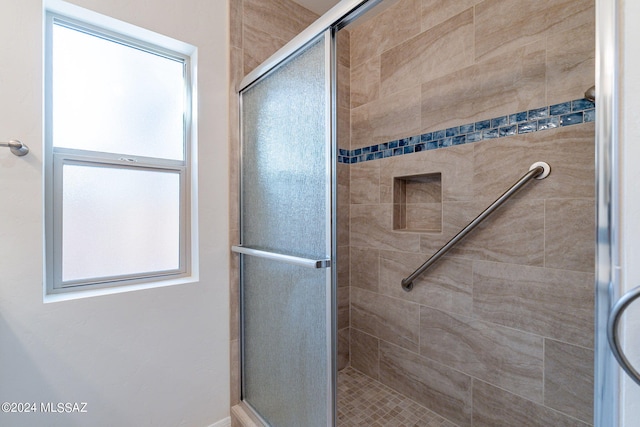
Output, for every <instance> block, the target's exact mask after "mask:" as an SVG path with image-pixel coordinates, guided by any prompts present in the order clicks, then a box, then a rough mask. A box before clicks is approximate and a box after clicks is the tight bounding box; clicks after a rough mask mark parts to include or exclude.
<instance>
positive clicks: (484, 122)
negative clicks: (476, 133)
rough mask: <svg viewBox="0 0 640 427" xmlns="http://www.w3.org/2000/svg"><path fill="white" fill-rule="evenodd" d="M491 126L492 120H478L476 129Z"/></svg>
mask: <svg viewBox="0 0 640 427" xmlns="http://www.w3.org/2000/svg"><path fill="white" fill-rule="evenodd" d="M490 127H491V120H482V121H480V122H476V130H484V129H489V128H490Z"/></svg>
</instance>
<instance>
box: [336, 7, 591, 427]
mask: <svg viewBox="0 0 640 427" xmlns="http://www.w3.org/2000/svg"><path fill="white" fill-rule="evenodd" d="M594 14H595V13H594V1H593V0H560V1H551V0H549V1H546V0H543V1H536V2H521V1H516V0H484V1H481V0H458V1H455V2H452V1H449V0H399V1H397V2H395V3H394V4H393V5H392V6H391V7H389V8H388V9H386V10H385V11H384V12H383V13H381V14H379V15H377V16H376V17H374V18H372V19H369V20H367V21H366V22H364V23H363V24H361V25H358V26H356V27H355V28H350V29H349V31H350V36H351V37H350V41H351V64H350V65H351V82H350V85H351V86H350V87H351V98H350V106H351V145H350V148H351V149H355V148H359V147H364V146H369V145H373V144H378V143H382V142H388V141H391V140H393V139H397V138H401V137H409V136H413V135H416V134H420V133H423V132H429V131H433V130H439V129H444V128H447V127H452V126H458V125H462V124H467V123H473V122H475V121H478V120H484V119H489V118H493V117H496V116H500V115H506V114H511V113H516V112H520V111H525V110H528V109H533V108H538V107H542V106H546V105H551V104H554V103H560V102H565V101H570V100H573V99H579V98H582V96H583V93H584V91H585V90H586V89H587V88H588V87H589V86H591V85H592V84H593V82H594V50H595V48H594V46H595V40H594V32H595V28H594V27H595V23H594ZM594 151H595V150H594V126H593V123H585V124H580V125H574V126H569V127H563V128H559V129H555V130H548V131H541V132H536V133H531V134H523V135H518V136H513V137H508V138H500V139H496V140H488V141H483V142H477V143H473V144H466V145H461V146H455V147H449V148H444V149H439V150H432V151H427V152H420V153H415V154H410V155H404V156H399V157H391V158H386V159H382V160H375V161H368V162H364V163H358V164H355V165H351V166H350V167H349V171H350V186H349V187H347V186H346V184H344V185H343V186H341V187H340V188H341V189H343V191H350V230H349V233H350V239H349V244H350V257H349V260H350V263H351V267H350V273H351V276H350V279H351V281H350V286H351V293H350V297H351V300H350V307H351V318H350V326H351V331H350V336H351V343H350V344H351V347H350V351H351V353H350V362H351V365H352V366H353V367H354V368H355V369H358V370H360V371H361V372H363V373H366V374H367V375H370V376H372V377H373V378H375V379H378V380H380V381H382V382H383V383H385V384H386V385H388V386H390V387H392V388H394V389H396V390H398V391H400V392H402V393H404V394H406V395H408V396H410V397H412V398H413V399H415V400H416V401H418V402H419V403H421V404H423V405H425V406H427V407H428V408H430V409H432V410H434V411H435V412H437V413H439V414H440V415H442V416H444V417H446V418H448V419H450V420H451V421H453V422H455V423H457V424H458V425H461V426H470V425H472V423H473V425H474V426H485V425H486V426H514V425H534V426H550V425H553V426H569V425H571V426H583V425H589V424H591V423H592V416H591V412H592V409H591V408H592V406H593V399H592V392H593V391H592V390H593V313H594V300H593V286H594V257H595V252H594V251H595V234H594V228H595V223H594V218H595V201H594V196H595V189H594V180H595V170H594ZM536 161H546V162H548V163H549V164H550V165H551V167H552V173H551V175H550V176H549V177H548V178H547V179H545V180H542V181H534V182H532V183H530V184H529V185H528V186H527V187H526V188H525V189H523V190H521V191H520V192H519V193H518V194H517V195H516V196H515V197H514V198H513V199H511V200H510V201H509V202H507V203H506V204H505V205H504V206H503V207H501V208H500V209H499V210H498V211H497V212H496V213H495V214H494V215H493V216H492V217H490V218H489V219H488V220H487V221H486V222H485V223H483V224H482V225H481V226H479V227H478V228H477V229H476V230H475V231H473V232H472V233H471V234H470V235H469V236H468V237H467V238H466V239H465V240H464V241H463V242H461V243H460V244H459V245H458V246H457V247H456V248H455V249H454V250H452V251H451V252H450V253H449V255H448V256H446V257H445V258H443V259H442V260H440V261H439V262H438V263H437V264H436V265H435V266H434V267H433V268H432V269H430V270H429V271H428V272H427V273H425V274H424V275H423V276H422V277H420V278H419V279H417V280H416V281H415V287H414V290H413V291H412V292H409V293H407V292H405V291H403V290H402V289H401V286H400V281H401V280H402V278H403V277H406V276H407V275H408V274H410V273H411V272H412V271H413V270H414V269H415V268H416V267H418V266H419V265H421V264H422V263H423V262H424V261H425V260H426V259H427V258H428V257H429V256H430V255H431V254H432V253H434V252H435V251H436V250H437V249H439V248H440V247H441V246H442V245H443V244H444V243H446V242H447V241H448V240H449V239H450V238H451V237H453V235H455V233H457V232H458V231H459V230H460V229H461V228H462V227H464V226H465V225H466V224H467V223H468V222H469V221H470V220H472V219H473V218H474V217H475V216H477V215H478V214H479V213H480V212H481V211H482V210H483V209H484V208H485V207H486V206H487V205H488V204H489V203H491V202H492V201H493V200H494V199H495V198H497V197H498V196H499V195H500V194H502V192H503V191H504V190H506V188H508V187H509V186H510V185H511V184H512V183H514V182H515V181H516V180H517V179H518V178H519V177H520V176H522V175H523V174H524V173H525V172H526V171H527V170H528V168H529V166H530V165H531V164H532V163H534V162H536ZM435 173H440V174H441V189H440V191H441V205H442V206H441V209H442V211H441V218H442V220H441V221H442V223H441V224H440V226H441V229H442V232H429V233H426V232H411V231H400V230H397V231H394V230H393V226H394V196H393V195H394V193H393V192H394V181H393V180H394V178H395V177H402V176H412V175H420V174H435ZM342 176H343V175H341V177H342ZM396 213H397V212H396ZM341 215H343V216H344V217H347V214H344V213H343V214H341ZM406 215H409V213H406ZM402 220H403V221H405V222H406V218H403V219H402ZM396 224H397V223H396ZM472 420H473V421H472Z"/></svg>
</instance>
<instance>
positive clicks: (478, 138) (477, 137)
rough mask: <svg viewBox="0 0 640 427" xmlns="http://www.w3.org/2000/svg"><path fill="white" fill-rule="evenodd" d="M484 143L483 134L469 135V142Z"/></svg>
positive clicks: (473, 133) (472, 133) (474, 133)
mask: <svg viewBox="0 0 640 427" xmlns="http://www.w3.org/2000/svg"><path fill="white" fill-rule="evenodd" d="M478 141H482V132H471V133H468V134H467V142H478Z"/></svg>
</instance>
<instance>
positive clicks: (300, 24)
mask: <svg viewBox="0 0 640 427" xmlns="http://www.w3.org/2000/svg"><path fill="white" fill-rule="evenodd" d="M243 18H244V20H243V28H244V31H243V38H244V40H243V48H244V51H245V56H244V71H245V74H247V73H249V72H250V71H251V70H253V69H254V68H256V67H257V66H258V65H260V64H261V63H262V62H263V61H265V60H266V59H267V58H268V57H269V56H271V55H272V54H273V53H275V52H276V51H277V50H278V49H280V47H282V46H284V45H285V44H286V43H287V42H288V41H289V40H291V39H292V38H293V37H294V36H296V35H298V34H299V33H300V32H302V30H304V29H305V28H306V27H308V26H309V25H310V24H311V23H312V22H313V21H315V20H316V19H317V18H318V15H316V14H315V13H313V12H311V11H309V10H308V9H305V8H304V7H302V6H300V5H299V4H297V3H296V2H294V1H291V0H278V1H264V0H244V11H243Z"/></svg>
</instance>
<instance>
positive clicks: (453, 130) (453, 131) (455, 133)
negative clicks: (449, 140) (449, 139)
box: [445, 127, 460, 136]
mask: <svg viewBox="0 0 640 427" xmlns="http://www.w3.org/2000/svg"><path fill="white" fill-rule="evenodd" d="M445 135H446V136H458V135H460V127H454V128H449V129H447V130H446V131H445Z"/></svg>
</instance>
